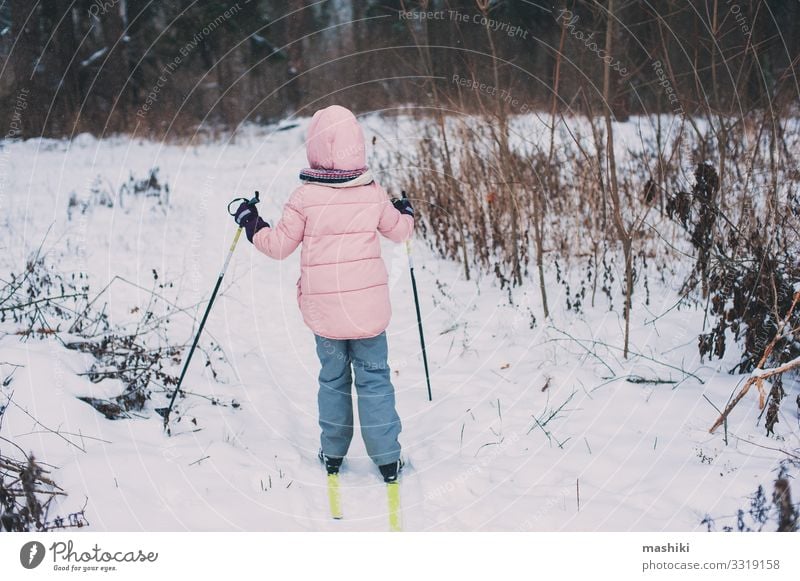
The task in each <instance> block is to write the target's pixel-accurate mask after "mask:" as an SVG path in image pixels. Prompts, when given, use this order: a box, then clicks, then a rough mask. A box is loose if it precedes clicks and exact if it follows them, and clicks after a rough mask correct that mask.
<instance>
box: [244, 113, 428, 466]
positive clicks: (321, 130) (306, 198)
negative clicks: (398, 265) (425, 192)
mask: <svg viewBox="0 0 800 581" xmlns="http://www.w3.org/2000/svg"><path fill="white" fill-rule="evenodd" d="M306 155H307V157H308V163H309V165H310V166H311V167H310V168H307V169H304V170H303V171H302V172H301V173H300V179H301V180H302V181H303V182H304V183H303V185H301V186H300V187H298V188H297V189H296V190H295V191H294V192H293V193H292V195H291V197H290V198H289V201H288V202H287V203H286V205H285V206H284V210H283V217H282V218H281V220H280V221H279V222H278V224H277V225H276V226H275V227H274V228H271V227H270V226H269V224H267V223H266V222H264V220H262V219H261V218H260V217H259V216H258V211H257V210H256V208H255V206H252V205H249V204H247V203H242V204H241V205H240V206H239V208H238V210H237V212H236V216H235V219H236V223H237V224H239V225H240V226H242V227H244V228H245V232H246V234H247V239H248V240H250V242H252V243H253V244H254V245H255V247H256V248H257V249H258V250H260V251H261V252H263V253H264V254H266V255H267V256H270V257H272V258H275V259H277V260H281V259H284V258H286V257H287V256H289V255H290V254H291V253H292V252H294V250H295V249H296V248H297V246H298V245H299V244H300V243H301V242H302V243H303V248H302V250H301V255H300V279H299V280H298V281H297V300H298V303H299V305H300V311H301V312H302V314H303V320H304V321H305V323H306V325H308V326H309V327H310V328H311V330H312V331H313V332H314V336H315V339H316V346H317V355H318V356H319V360H320V364H321V366H322V369H321V370H320V373H319V393H318V397H317V403H318V405H319V424H320V427H321V428H322V436H321V438H320V440H321V445H322V446H321V450H320V460H322V461H323V462H324V463H325V467H326V469H327V471H328V473H329V474H336V473H337V472H338V471H339V467H340V466H341V464H342V460H343V458H344V456H345V455H346V454H347V450H348V448H349V446H350V440H351V439H352V437H353V403H352V399H351V382H352V376H351V368H352V374H353V375H354V376H355V384H356V391H357V393H358V415H359V418H360V420H361V435H362V437H363V438H364V443H365V444H366V447H367V453H368V454H369V456H370V458H372V460H373V461H374V462H375V464H377V465H378V467H379V469H380V472H381V474H382V475H383V478H384V480H385V481H386V482H394V481H395V480H397V473H398V471H399V470H400V468H401V467H402V462H401V461H400V444H399V442H398V441H397V436H398V435H399V433H400V428H401V426H400V418H399V417H398V415H397V411H396V410H395V400H394V388H393V387H392V383H391V379H390V374H389V366H388V365H387V345H386V333H385V330H386V327H387V326H388V324H389V318H390V316H391V307H390V305H389V287H388V284H387V283H388V274H387V271H386V265H385V264H384V262H383V259H382V258H381V247H380V239H379V237H378V234H382V235H383V236H386V237H387V238H389V239H390V240H392V241H394V242H402V241H403V240H405V239H407V238H408V237H409V236H410V235H411V231H412V230H413V228H414V210H413V208H412V207H411V204H410V203H409V202H408V200H406V199H402V200H392V201H391V203H390V201H389V199H388V197H387V195H386V191H385V190H384V189H383V188H381V187H380V186H379V185H378V184H377V183H375V181H374V180H373V178H372V175H371V174H370V171H369V169H367V167H366V157H365V147H364V134H363V132H362V131H361V126H360V125H359V124H358V121H357V120H356V118H355V116H354V115H353V114H352V113H351V112H350V111H349V110H347V109H345V108H344V107H339V106H338V105H334V106H332V107H328V108H326V109H322V110H320V111H317V112H316V113H315V114H314V118H313V119H312V120H311V125H310V126H309V128H308V139H307V141H306Z"/></svg>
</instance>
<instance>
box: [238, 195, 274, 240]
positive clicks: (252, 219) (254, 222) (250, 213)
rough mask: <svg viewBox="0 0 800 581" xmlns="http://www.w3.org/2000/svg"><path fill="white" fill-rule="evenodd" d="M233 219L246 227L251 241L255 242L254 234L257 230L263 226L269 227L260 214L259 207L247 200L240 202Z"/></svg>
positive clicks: (245, 230)
mask: <svg viewBox="0 0 800 581" xmlns="http://www.w3.org/2000/svg"><path fill="white" fill-rule="evenodd" d="M233 219H234V220H235V221H236V223H237V224H238V225H239V226H240V227H242V228H244V233H245V235H246V236H247V239H248V240H249V241H250V242H253V236H255V234H256V232H258V231H259V230H261V229H262V228H269V224H267V223H266V222H265V221H264V220H263V219H262V218H261V216H259V215H258V209H257V208H256V207H255V205H254V204H248V203H247V202H242V203H241V204H239V207H238V208H237V209H236V214H234V216H233Z"/></svg>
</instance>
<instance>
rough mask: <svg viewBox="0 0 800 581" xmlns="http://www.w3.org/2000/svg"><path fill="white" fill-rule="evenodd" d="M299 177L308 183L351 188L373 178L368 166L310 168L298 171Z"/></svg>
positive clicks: (364, 183) (370, 181)
mask: <svg viewBox="0 0 800 581" xmlns="http://www.w3.org/2000/svg"><path fill="white" fill-rule="evenodd" d="M300 179H301V180H302V181H304V182H308V183H316V184H321V185H323V186H328V187H331V188H352V187H354V186H364V185H367V184H371V183H372V182H373V181H374V180H373V178H372V172H370V171H369V168H366V167H363V168H361V169H347V170H345V169H312V168H309V167H307V168H305V169H304V170H303V171H301V172H300Z"/></svg>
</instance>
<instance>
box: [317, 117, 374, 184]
mask: <svg viewBox="0 0 800 581" xmlns="http://www.w3.org/2000/svg"><path fill="white" fill-rule="evenodd" d="M306 156H307V157H308V163H309V164H310V165H311V167H312V168H314V169H361V168H363V167H365V166H366V165H367V162H366V153H365V149H364V132H363V131H361V125H359V124H358V120H357V119H356V117H355V115H353V114H352V113H351V112H350V110H349V109H345V108H344V107H340V106H339V105H331V106H330V107H327V108H325V109H320V110H319V111H317V112H316V113H314V117H313V118H312V119H311V125H309V127H308V139H307V141H306Z"/></svg>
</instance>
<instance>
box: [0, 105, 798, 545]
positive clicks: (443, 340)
mask: <svg viewBox="0 0 800 581" xmlns="http://www.w3.org/2000/svg"><path fill="white" fill-rule="evenodd" d="M369 125H370V126H371V127H372V129H369V130H368V131H367V134H368V135H367V137H368V139H370V138H371V132H372V131H373V130H379V131H380V132H381V134H387V133H390V130H389V129H387V128H386V127H384V126H383V125H382V122H380V121H379V120H377V119H371V120H370V121H369ZM304 128H305V122H304V123H301V125H300V127H298V128H295V129H291V130H288V131H282V132H277V133H272V134H269V133H268V132H264V131H254V130H253V131H248V132H244V133H243V134H241V135H238V136H237V138H236V140H235V141H233V142H227V143H216V144H210V145H205V146H198V147H185V146H176V145H163V144H157V143H150V142H142V141H138V140H131V139H128V138H109V139H105V140H103V141H97V140H94V139H92V138H88V137H85V136H79V137H78V138H76V139H75V140H73V142H72V143H71V144H70V143H66V142H61V141H46V140H42V141H29V142H26V143H14V144H6V145H5V146H4V148H3V150H2V152H1V153H0V155H2V163H3V165H4V172H3V178H2V183H0V196H1V197H0V205H1V207H2V215H3V220H4V221H5V222H6V225H4V227H3V229H2V234H1V235H0V236H2V240H0V243H1V244H2V248H3V250H4V251H3V256H2V259H1V260H2V272H3V276H2V278H3V279H5V278H6V275H7V273H8V272H10V271H12V270H14V271H17V272H19V271H20V270H21V269H22V267H23V264H24V261H25V259H26V257H27V256H28V255H29V254H30V253H31V252H33V251H34V250H35V249H36V247H38V246H39V245H40V243H41V241H42V239H43V238H44V237H45V233H46V232H47V231H48V229H49V233H47V236H46V238H45V243H44V248H45V250H46V251H47V252H48V255H49V256H50V258H52V260H53V261H54V262H56V263H57V264H58V265H59V268H60V269H61V270H63V271H64V272H86V273H88V274H89V280H90V284H91V288H92V291H94V292H96V291H98V290H99V289H101V288H103V287H104V286H105V285H106V284H107V283H108V282H109V281H110V280H111V279H112V278H113V277H114V276H120V277H123V278H124V279H126V281H128V282H116V283H114V284H113V285H112V287H111V289H110V291H109V294H108V297H109V303H110V304H109V309H110V312H111V313H112V320H113V321H114V322H115V323H119V324H123V323H124V322H125V321H126V320H132V317H131V315H130V313H131V310H132V309H134V308H135V307H139V308H140V309H141V308H143V307H144V306H145V305H146V302H147V300H148V292H147V290H146V289H150V288H151V287H152V286H153V274H152V271H153V269H155V270H156V271H157V272H158V275H159V283H164V282H169V283H172V286H171V287H169V286H167V288H165V289H163V290H162V291H161V292H163V294H164V295H166V296H168V297H169V298H170V299H171V300H174V301H175V302H176V303H177V304H179V305H180V306H182V307H191V309H189V311H188V314H189V315H191V316H187V315H186V314H183V315H181V314H176V315H174V317H173V320H172V321H171V326H170V331H169V332H170V333H171V334H172V336H173V337H174V339H175V342H176V343H183V342H188V341H189V340H190V338H191V336H192V334H193V329H194V327H193V319H192V317H199V315H200V314H202V309H203V307H204V303H203V302H202V301H203V300H204V299H205V298H207V296H208V294H209V293H210V290H211V287H212V286H213V283H214V281H215V278H216V276H217V273H218V270H219V267H220V265H221V263H222V261H223V259H224V256H225V253H226V251H227V248H228V246H229V243H230V238H231V236H232V235H233V232H234V227H233V224H232V221H231V219H230V218H229V217H228V216H227V215H226V213H225V206H226V204H227V202H228V200H229V199H231V198H232V197H234V196H235V195H236V196H243V195H248V196H249V195H251V193H252V191H253V190H255V189H259V190H260V191H261V193H262V198H263V203H262V205H261V213H262V215H264V216H265V217H266V218H267V219H275V218H277V217H278V216H279V215H280V208H281V206H282V203H283V202H284V201H285V199H286V198H287V197H288V195H289V194H290V192H291V190H292V188H293V187H294V186H295V185H296V183H297V181H296V174H297V172H298V171H299V169H300V168H301V167H302V166H303V165H304V161H305V158H304V149H303V135H304ZM153 167H159V168H160V173H159V177H160V178H161V179H162V180H164V181H166V182H168V183H169V185H170V189H171V193H170V205H169V208H168V209H165V208H164V207H161V206H158V205H157V204H155V203H154V202H152V201H148V200H145V201H141V200H139V201H134V200H129V201H128V203H127V204H126V205H125V206H124V207H119V204H117V205H116V207H114V208H107V207H102V206H99V207H91V208H90V209H89V210H87V212H86V213H85V214H81V213H80V212H75V211H74V208H73V215H72V218H71V219H68V203H69V198H70V195H71V193H72V192H75V193H76V195H77V197H78V199H85V198H86V197H88V195H89V194H88V192H89V189H90V188H91V186H92V184H93V182H95V180H96V179H97V178H98V176H99V177H100V180H101V181H100V182H98V183H99V184H101V187H107V188H108V189H109V190H111V191H117V190H118V189H119V186H120V184H122V183H123V182H125V181H126V180H127V179H128V177H129V175H130V174H131V173H132V174H134V175H135V176H137V177H138V178H141V177H144V176H145V175H146V173H147V172H148V171H149V170H150V169H151V168H153ZM415 251H416V257H415V261H416V265H417V277H418V283H419V285H420V288H421V295H422V296H421V298H422V310H423V313H424V315H425V329H426V333H427V339H428V345H429V360H430V362H431V366H432V371H433V375H432V385H433V395H434V399H433V402H428V401H427V396H426V388H425V382H424V375H423V372H422V363H421V357H420V353H419V344H418V337H417V327H416V320H415V315H414V307H413V300H412V296H411V289H410V284H409V279H408V271H407V264H406V259H405V254H404V250H403V249H402V248H401V247H399V246H394V247H393V246H392V245H390V244H387V246H386V247H385V258H386V261H387V264H388V267H389V270H390V276H391V288H392V291H391V292H392V300H393V308H394V316H393V319H392V323H391V326H390V328H389V330H388V335H389V345H390V358H391V361H390V363H391V365H392V368H393V378H394V382H395V387H396V389H397V397H398V406H399V411H400V414H401V417H402V418H403V434H402V440H401V442H402V444H403V445H404V452H405V454H406V456H407V458H408V459H409V461H410V462H409V464H410V465H409V468H408V469H407V471H406V472H405V475H404V480H403V481H404V484H403V490H402V494H403V511H404V520H405V528H406V530H456V531H464V530H512V531H516V530H521V531H528V530H536V531H557V530H577V531H595V530H606V531H608V530H612V531H616V530H641V531H661V530H680V531H688V530H704V529H705V526H704V525H701V520H702V519H703V518H704V516H705V515H706V514H711V515H713V516H714V517H716V518H717V519H718V524H724V523H725V518H730V517H732V516H733V515H735V513H736V510H737V509H738V508H741V507H744V506H746V505H747V504H748V501H747V496H748V495H751V494H752V493H753V492H754V490H755V489H756V488H757V486H758V485H759V484H764V485H766V486H769V485H770V484H771V482H772V480H773V479H774V475H773V474H772V471H773V470H774V468H775V465H776V461H777V460H778V459H780V456H779V455H778V454H777V453H776V452H774V451H772V450H768V449H765V448H763V447H761V446H767V447H770V448H775V447H779V446H786V447H795V448H796V447H797V446H798V443H797V434H798V429H797V419H796V418H793V417H792V418H789V417H786V418H782V420H781V424H779V426H780V430H779V431H780V432H782V433H783V434H784V436H785V438H786V440H787V441H785V442H776V441H775V439H774V438H773V439H768V438H766V437H764V436H763V435H762V434H763V429H762V428H761V427H755V426H756V419H757V415H758V409H757V408H756V403H755V398H754V397H748V398H746V399H745V400H744V401H743V402H742V403H741V404H740V405H739V406H738V407H737V408H736V411H735V412H734V414H733V415H732V418H731V423H730V426H729V441H728V444H727V445H726V444H725V442H724V441H723V433H722V430H720V432H719V433H717V434H714V435H711V434H709V433H708V431H707V430H708V427H709V426H710V425H711V423H712V422H713V421H714V419H716V417H717V412H716V411H715V410H714V408H713V407H712V406H711V405H710V404H709V403H708V402H707V401H706V400H705V399H704V398H703V395H705V396H707V397H708V399H710V400H711V401H712V402H714V403H715V405H717V406H719V407H722V406H723V405H724V404H725V402H726V401H727V400H728V398H729V397H730V395H731V393H732V392H733V391H734V390H735V389H736V386H737V383H738V382H739V381H740V379H741V378H740V377H735V376H730V375H728V374H727V373H725V369H727V368H728V367H729V365H728V363H729V362H724V363H723V364H718V362H713V363H712V364H708V363H706V364H702V363H701V362H700V361H699V359H698V356H697V349H696V336H697V332H698V331H699V329H700V327H701V324H702V313H701V312H700V311H695V310H691V309H689V310H687V309H683V310H678V309H674V310H671V311H669V312H668V313H667V314H666V315H664V316H663V317H661V318H658V319H657V320H656V321H655V322H654V321H653V319H655V318H656V316H657V315H660V314H661V313H662V312H664V311H667V310H668V308H669V307H670V306H671V305H672V304H673V303H674V302H675V300H676V298H677V294H676V288H672V287H673V286H677V284H678V282H679V281H677V280H676V281H667V282H666V283H665V284H661V283H656V282H654V281H655V277H653V278H651V280H650V293H651V296H650V298H651V303H650V305H649V307H647V308H644V306H643V305H641V304H640V303H641V301H642V300H643V293H642V292H638V293H637V295H636V298H637V299H638V301H639V304H637V305H636V306H635V307H634V321H633V333H632V351H633V352H635V353H637V354H638V355H637V356H633V357H631V358H630V359H629V360H628V361H625V360H624V359H623V358H622V353H621V345H622V321H621V320H620V316H619V314H618V313H617V311H613V312H609V311H608V309H607V308H606V305H605V303H603V302H602V301H598V306H597V308H595V309H593V310H591V309H587V313H586V314H582V315H577V314H574V313H570V312H566V310H565V306H564V303H565V301H564V299H563V297H562V296H560V293H561V292H562V288H563V287H561V286H560V285H556V284H553V285H552V288H551V297H550V298H551V304H552V305H554V309H553V310H554V311H555V313H554V314H553V318H552V321H551V322H548V323H543V322H542V316H541V308H540V305H539V297H538V291H537V290H536V289H537V287H536V285H535V284H530V285H528V286H527V287H526V288H524V289H519V290H517V291H516V292H515V293H514V305H510V304H509V302H508V293H507V292H505V291H501V290H500V289H499V288H498V287H497V286H496V285H495V283H494V282H493V280H492V279H491V278H485V279H482V280H479V281H474V280H473V281H465V280H463V276H462V271H461V269H460V268H459V267H458V266H456V265H454V264H451V263H447V262H444V261H442V260H439V259H437V258H435V257H434V256H433V255H431V254H430V253H429V252H428V251H427V250H426V249H425V248H424V246H423V244H422V243H420V242H418V243H417V244H416V246H415ZM298 261H299V253H297V254H296V255H295V256H292V257H290V258H289V259H288V260H286V261H284V262H282V263H277V262H273V261H270V260H269V259H268V258H266V257H264V256H262V255H259V254H258V253H257V252H255V251H254V250H253V248H252V247H251V246H250V245H249V244H247V242H246V241H243V243H242V244H241V246H240V247H239V248H238V250H237V252H236V254H235V256H234V259H233V262H232V264H231V267H230V270H229V272H228V275H227V277H226V281H225V283H224V286H223V292H222V294H221V296H220V297H219V298H218V302H217V304H216V306H215V308H214V311H213V313H212V315H211V318H210V320H209V323H208V326H207V330H208V334H207V335H206V337H205V339H204V343H205V344H208V342H209V341H210V340H211V339H212V338H213V340H214V341H215V342H217V343H218V344H219V345H220V346H221V347H222V349H223V350H224V354H225V356H226V358H227V364H226V363H225V362H221V361H220V362H218V363H217V369H218V371H219V377H218V380H216V381H215V380H214V379H212V377H211V374H210V373H209V371H208V369H207V368H204V367H203V364H202V363H203V360H202V359H197V360H196V363H197V364H195V365H193V366H192V368H191V370H190V372H189V376H188V378H187V381H186V382H185V387H186V389H187V390H189V391H191V392H193V393H196V394H202V395H205V396H213V397H217V398H219V400H220V401H221V402H223V403H226V402H227V403H230V402H231V401H232V400H236V401H237V402H239V403H240V404H241V406H240V407H238V408H236V409H234V408H232V407H229V406H222V405H217V406H214V405H211V404H210V403H209V401H208V400H207V399H205V398H203V397H200V396H189V397H188V398H187V399H186V400H184V401H183V402H181V407H182V412H183V416H184V421H182V422H181V423H180V424H177V425H176V426H175V428H174V430H173V434H172V436H171V437H167V436H166V435H165V434H164V432H163V431H162V429H161V418H160V417H158V416H157V415H156V414H155V413H153V411H152V408H154V407H158V406H160V405H162V404H163V399H161V398H160V397H156V398H154V400H153V401H152V402H151V403H150V404H149V406H148V410H147V412H146V413H145V414H144V415H143V417H141V418H134V419H130V420H120V421H110V420H106V419H104V418H103V416H102V415H100V414H99V413H98V412H96V411H95V410H94V409H93V408H92V407H90V406H89V405H87V404H85V403H83V402H81V401H79V400H78V399H77V398H76V396H79V395H84V396H85V395H93V396H99V397H107V396H110V395H114V394H116V393H119V392H120V391H121V385H120V384H119V383H117V382H115V381H104V382H101V383H99V384H94V383H91V382H90V381H89V380H88V379H87V378H86V377H85V376H80V375H78V374H79V373H83V372H85V371H86V370H87V368H88V366H89V364H90V362H91V358H90V357H89V356H88V355H86V354H81V353H78V352H75V351H70V350H67V349H65V348H63V347H62V346H61V344H60V343H59V342H58V340H57V339H55V338H49V339H43V340H41V339H27V340H26V339H24V338H21V337H20V336H18V335H14V334H13V331H14V330H15V329H14V326H13V325H12V324H9V323H8V322H7V323H5V324H4V326H3V327H2V329H3V331H5V332H6V333H9V334H4V335H3V336H2V339H0V362H3V363H4V366H3V367H2V368H1V369H0V371H1V372H2V373H3V374H4V375H7V374H8V372H9V370H10V367H6V366H5V364H9V363H13V364H18V365H22V366H24V367H22V368H19V369H17V371H16V372H15V374H14V378H13V381H12V382H11V384H10V385H9V386H8V387H6V388H4V391H3V393H4V398H3V399H4V400H5V399H6V397H5V396H8V395H10V394H12V393H13V402H14V404H13V405H10V406H9V407H8V408H7V410H6V412H5V414H4V415H3V418H2V427H1V428H0V435H3V436H5V437H6V438H9V439H12V440H13V441H14V442H16V443H18V444H19V445H20V446H21V447H22V448H23V449H25V450H26V451H32V452H33V453H34V454H35V455H36V457H37V459H39V460H41V461H44V462H47V463H49V464H52V465H54V466H57V469H56V470H54V472H53V477H54V479H55V480H56V481H57V482H58V483H59V484H60V485H61V486H62V487H63V488H64V489H65V490H66V491H67V492H68V493H69V496H68V497H67V498H66V499H63V500H62V501H61V504H60V505H59V506H58V507H57V512H60V513H67V512H71V511H74V510H78V509H80V508H81V507H82V506H83V505H84V503H85V504H86V516H87V518H88V520H89V522H90V525H91V529H92V530H113V531H138V530H146V531H157V530H324V531H336V530H386V529H387V518H386V507H385V500H384V493H383V485H382V483H381V482H380V481H379V478H378V476H377V471H376V470H375V468H374V467H373V466H372V465H371V463H370V461H369V460H368V458H367V457H366V453H365V450H364V447H363V444H362V443H361V441H360V437H359V436H358V435H356V438H355V440H354V445H353V448H352V449H351V454H350V457H349V458H348V462H347V463H346V464H345V467H344V470H343V473H342V477H341V482H342V488H343V505H344V512H345V517H346V518H345V519H344V520H342V521H332V520H331V519H329V518H328V516H327V497H326V492H325V488H324V485H325V478H324V472H323V470H322V469H321V467H320V466H319V464H318V461H317V459H316V452H317V449H318V427H317V419H316V374H317V361H316V356H315V353H314V343H313V336H312V335H311V332H310V331H309V330H308V329H307V328H306V327H305V326H304V325H303V323H302V320H301V318H300V314H299V312H298V310H297V306H296V302H295V285H294V283H295V280H296V278H297V276H298V273H299V264H298ZM550 275H552V273H550ZM551 278H553V277H552V276H551ZM618 280H621V277H618ZM129 283H135V284H137V285H140V286H141V287H143V288H142V289H138V288H136V287H134V286H133V285H132V284H129ZM673 283H674V284H673ZM620 301H621V299H617V301H616V302H617V305H619V304H620ZM617 310H619V309H617ZM531 313H533V314H534V315H535V316H536V318H537V324H536V326H535V327H533V328H531V325H530V322H531ZM576 340H577V341H576ZM592 341H597V342H602V343H606V344H607V345H608V346H604V345H601V344H598V343H592ZM633 376H638V377H643V378H648V379H654V378H660V379H665V380H674V381H676V382H677V383H675V384H657V385H654V384H635V383H630V382H628V381H626V380H625V378H626V377H633ZM699 380H702V383H701V382H700V381H699ZM24 410H27V412H29V413H30V416H33V417H35V418H36V419H37V420H38V422H39V423H38V424H37V423H35V422H34V421H33V420H32V419H31V417H30V416H29V415H28V414H26V413H25V411H24ZM189 418H194V419H195V421H196V425H195V424H193V423H191V422H190V421H189ZM44 427H46V428H49V429H52V430H58V431H59V432H60V435H55V434H53V433H52V432H50V431H48V430H46V429H44ZM578 497H579V500H580V502H578Z"/></svg>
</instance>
